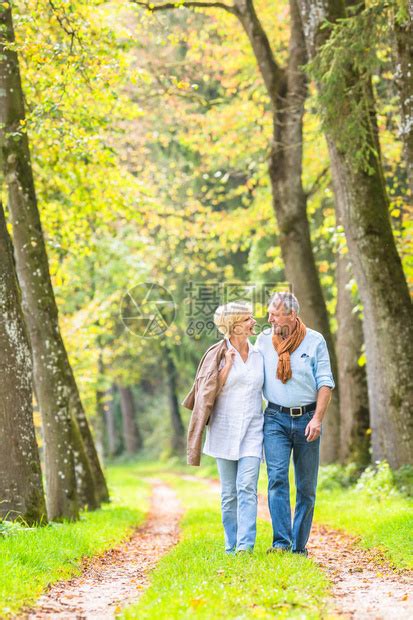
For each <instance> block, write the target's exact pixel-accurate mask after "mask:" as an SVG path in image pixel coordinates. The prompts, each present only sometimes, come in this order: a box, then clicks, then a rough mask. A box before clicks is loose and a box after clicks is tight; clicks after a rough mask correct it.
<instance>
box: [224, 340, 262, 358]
mask: <svg viewBox="0 0 413 620" xmlns="http://www.w3.org/2000/svg"><path fill="white" fill-rule="evenodd" d="M225 342H226V343H227V345H228V348H229V349H234V351H237V349H236V348H235V347H234V345H233V344H232V343H231V341H230V339H229V338H227V337H225ZM247 342H248V355H249V354H250V353H251V352H252V351H255V349H254V346H253V345H252V344H251V342H250V340H249V338H247ZM237 353H238V351H237Z"/></svg>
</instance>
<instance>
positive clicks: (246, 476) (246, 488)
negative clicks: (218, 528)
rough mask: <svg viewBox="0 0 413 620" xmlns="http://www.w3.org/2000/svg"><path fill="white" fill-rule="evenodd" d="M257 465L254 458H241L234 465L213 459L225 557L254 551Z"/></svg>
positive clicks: (259, 460) (226, 460)
mask: <svg viewBox="0 0 413 620" xmlns="http://www.w3.org/2000/svg"><path fill="white" fill-rule="evenodd" d="M260 463H261V459H259V458H258V457H256V456H244V457H242V458H240V459H239V460H238V461H229V460H228V459H219V458H217V465H218V471H219V477H220V479H221V510H222V523H223V525H224V533H225V551H226V552H227V553H231V552H233V551H235V550H236V551H240V550H250V549H251V550H252V549H253V548H254V544H255V537H256V533H257V484H258V475H259V471H260Z"/></svg>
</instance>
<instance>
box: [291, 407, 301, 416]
mask: <svg viewBox="0 0 413 620" xmlns="http://www.w3.org/2000/svg"><path fill="white" fill-rule="evenodd" d="M297 409H299V410H300V413H293V411H294V410H295V411H297ZM301 415H303V408H302V407H290V416H291V417H292V418H299V417H300V416H301Z"/></svg>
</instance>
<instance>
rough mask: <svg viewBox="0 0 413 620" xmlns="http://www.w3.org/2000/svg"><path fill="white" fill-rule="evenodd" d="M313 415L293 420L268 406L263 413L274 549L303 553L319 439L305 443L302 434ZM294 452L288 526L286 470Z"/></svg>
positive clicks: (309, 527) (313, 488) (315, 481)
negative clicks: (292, 497)
mask: <svg viewBox="0 0 413 620" xmlns="http://www.w3.org/2000/svg"><path fill="white" fill-rule="evenodd" d="M313 415H314V412H310V413H303V415H302V416H299V417H292V416H290V415H288V414H286V413H281V412H280V411H279V410H277V409H270V408H268V407H267V409H266V410H265V414H264V450H265V460H266V463H267V471H268V505H269V508H270V513H271V520H272V528H273V543H272V546H273V547H281V548H283V549H290V550H292V551H293V552H295V553H300V552H301V553H303V552H305V550H306V547H305V546H306V544H307V541H308V537H309V535H310V530H311V524H312V520H313V513H314V504H315V495H316V487H317V474H318V464H319V454H320V437H319V438H318V439H316V440H315V441H307V439H306V437H305V435H304V431H305V428H306V426H307V424H308V423H309V422H310V420H311V418H312V417H313ZM291 451H292V453H293V461H294V471H295V484H296V488H297V497H296V506H295V513H294V523H293V525H292V526H291V507H290V484H289V480H288V470H289V464H290V456H291Z"/></svg>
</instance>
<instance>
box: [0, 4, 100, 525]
mask: <svg viewBox="0 0 413 620" xmlns="http://www.w3.org/2000/svg"><path fill="white" fill-rule="evenodd" d="M0 26H1V35H0V36H1V41H2V46H1V47H2V50H1V51H2V55H1V60H0V89H1V92H2V94H3V97H4V100H3V105H2V106H1V107H0V122H1V124H2V126H3V127H4V130H3V132H2V151H3V157H4V172H5V177H6V182H7V185H8V191H9V208H10V214H11V219H12V223H13V241H14V250H15V258H16V265H17V275H18V279H19V283H20V286H21V289H22V296H23V312H24V316H25V319H26V323H27V326H28V329H29V335H30V342H31V347H32V353H33V362H34V365H33V369H34V382H35V387H36V395H37V399H38V402H39V407H40V410H41V413H42V420H43V428H44V438H45V463H46V488H47V507H48V514H49V518H50V519H61V518H68V519H76V518H77V517H78V505H77V498H76V481H75V469H74V458H73V449H72V437H73V436H72V428H71V416H72V415H73V416H76V419H77V422H78V426H79V430H80V432H81V434H82V439H83V441H85V439H86V442H85V445H86V450H87V454H88V457H89V458H90V453H91V451H92V450H93V449H94V446H93V445H92V442H91V435H90V431H89V432H88V425H87V421H86V418H85V416H84V412H83V409H81V404H80V398H79V395H78V391H77V386H76V384H75V382H74V378H73V373H72V369H71V367H70V364H69V360H68V356H67V352H66V349H65V347H64V344H63V340H62V338H61V334H60V330H59V324H58V312H57V306H56V301H55V298H54V293H53V288H52V283H51V280H50V273H49V266H48V259H47V252H46V247H45V243H44V237H43V233H42V228H41V223H40V216H39V211H38V208H37V201H36V193H35V187H34V180H33V173H32V168H31V161H30V150H29V141H28V137H27V133H26V132H25V131H24V129H22V122H23V123H24V121H25V111H24V100H23V92H22V87H21V78H20V71H19V63H18V58H17V54H16V52H14V51H11V50H10V49H7V46H8V45H9V44H10V43H13V42H14V32H13V23H12V14H11V8H10V5H9V6H8V8H3V7H2V9H1V12H0ZM88 441H89V443H88ZM93 465H94V463H93V462H92V461H91V466H92V467H93ZM95 483H96V481H95Z"/></svg>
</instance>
